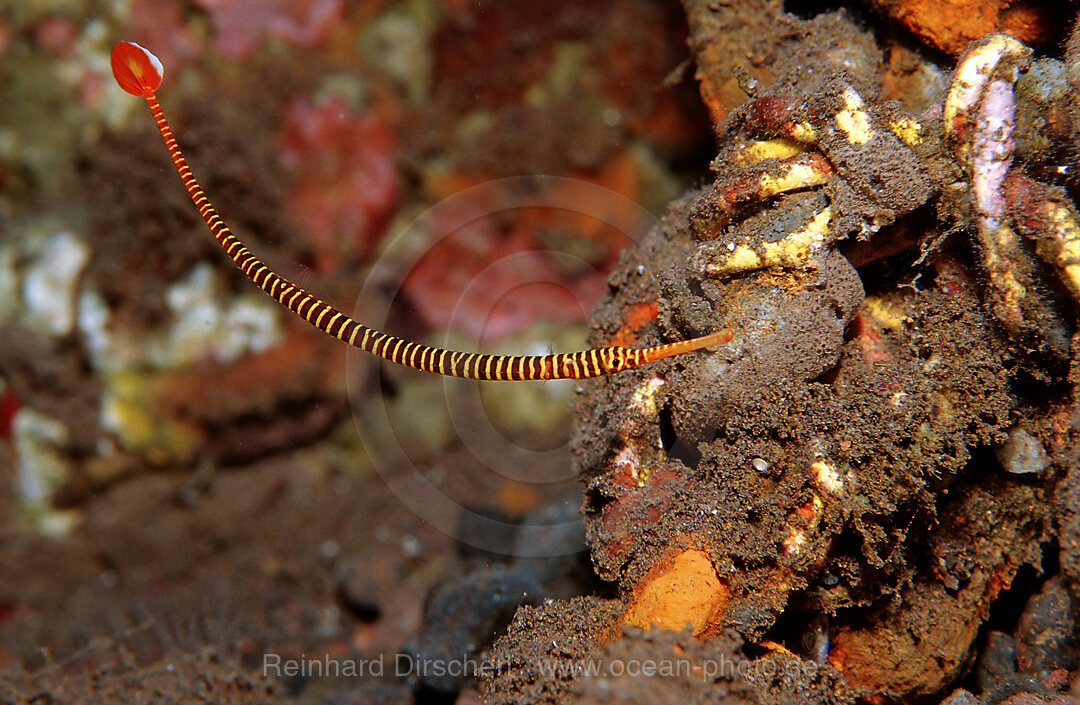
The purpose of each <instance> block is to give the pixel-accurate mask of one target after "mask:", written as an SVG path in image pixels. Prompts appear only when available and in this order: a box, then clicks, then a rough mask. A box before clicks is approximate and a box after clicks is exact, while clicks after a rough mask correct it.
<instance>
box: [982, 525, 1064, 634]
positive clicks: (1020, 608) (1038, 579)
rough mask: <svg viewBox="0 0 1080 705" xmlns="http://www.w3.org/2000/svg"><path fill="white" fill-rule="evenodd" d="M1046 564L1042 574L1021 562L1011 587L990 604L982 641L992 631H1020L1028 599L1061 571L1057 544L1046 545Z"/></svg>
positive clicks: (1044, 562) (983, 627) (1011, 632)
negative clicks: (1018, 628) (1059, 569)
mask: <svg viewBox="0 0 1080 705" xmlns="http://www.w3.org/2000/svg"><path fill="white" fill-rule="evenodd" d="M1042 564H1043V566H1044V567H1045V568H1046V571H1045V572H1044V573H1042V574H1041V575H1040V574H1039V572H1038V571H1036V569H1035V568H1033V567H1032V566H1030V565H1022V566H1020V570H1018V571H1017V572H1016V577H1015V578H1013V581H1012V585H1010V586H1009V588H1008V589H1007V590H1003V591H1002V592H1001V594H1000V595H998V598H997V599H996V600H994V604H993V605H991V606H990V616H989V617H988V618H987V619H986V622H985V623H984V624H983V626H982V630H981V634H980V643H982V642H983V641H984V640H985V635H986V632H988V631H998V632H1005V633H1006V634H1013V633H1014V632H1015V631H1016V627H1017V625H1019V623H1020V616H1021V615H1022V614H1023V613H1024V608H1025V607H1026V606H1027V603H1028V600H1029V599H1031V597H1032V596H1034V595H1035V594H1036V593H1038V592H1039V590H1041V589H1042V586H1043V583H1045V582H1046V580H1048V579H1049V578H1050V577H1051V576H1053V575H1054V574H1055V573H1057V572H1058V565H1057V547H1056V546H1055V547H1053V550H1051V548H1050V547H1046V548H1044V549H1043V559H1042Z"/></svg>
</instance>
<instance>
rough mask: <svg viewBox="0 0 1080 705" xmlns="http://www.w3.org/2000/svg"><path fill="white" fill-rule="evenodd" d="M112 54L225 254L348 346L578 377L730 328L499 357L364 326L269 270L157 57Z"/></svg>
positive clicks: (508, 375) (132, 51)
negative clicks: (196, 163)
mask: <svg viewBox="0 0 1080 705" xmlns="http://www.w3.org/2000/svg"><path fill="white" fill-rule="evenodd" d="M111 58H112V67H113V73H114V75H115V77H116V81H117V83H119V84H120V87H121V88H123V89H124V90H126V91H128V92H129V93H131V94H133V95H137V96H141V97H143V98H145V99H146V103H147V105H148V106H150V112H151V113H152V114H153V116H154V122H155V123H157V127H158V131H159V132H160V133H161V138H162V139H163V140H164V141H165V147H166V148H167V149H168V151H169V157H170V158H171V159H172V162H173V165H174V166H175V167H176V172H177V173H178V174H179V175H180V179H181V181H183V182H184V188H185V189H187V192H188V195H190V196H191V200H192V202H193V203H194V204H195V207H196V208H198V210H199V215H200V216H202V219H203V221H204V222H205V223H206V226H207V227H208V228H209V229H210V232H211V233H212V234H213V236H214V238H215V239H216V240H217V241H218V244H220V245H221V248H222V249H223V250H225V253H226V254H227V255H228V256H229V257H230V258H232V260H233V262H234V263H236V266H237V267H239V268H240V271H242V272H243V273H244V275H245V276H246V277H247V278H248V279H250V280H251V281H252V282H253V283H254V284H255V286H257V287H259V288H260V289H262V290H263V292H265V293H266V294H267V295H268V296H270V297H271V298H273V299H274V300H276V301H277V302H278V303H280V304H281V305H282V306H284V307H285V308H287V309H289V310H290V311H292V312H293V313H295V314H296V315H297V316H300V317H301V318H303V319H304V320H305V321H307V322H308V323H310V324H311V325H313V326H315V327H316V328H318V329H319V330H321V331H323V332H324V333H327V334H328V335H332V336H334V337H335V338H337V339H338V340H341V341H345V342H348V343H349V345H352V346H355V347H358V348H360V349H362V350H365V351H367V352H370V353H372V354H373V355H376V356H378V357H381V358H383V359H384V360H389V361H390V362H394V363H397V364H399V365H404V366H406V367H411V368H413V369H417V370H422V371H424V372H433V373H437V374H440V375H446V376H450V377H464V378H468V379H479V380H491V381H517V380H539V379H584V378H588V377H599V376H601V375H607V374H614V373H616V372H621V371H623V370H626V369H630V368H632V367H638V366H640V365H644V364H646V363H649V362H653V361H655V360H660V359H662V358H665V357H671V356H673V355H679V354H681V353H684V352H689V351H691V350H698V349H700V348H706V347H709V346H712V345H717V344H720V343H725V342H727V341H729V340H730V339H731V337H732V333H731V331H730V330H727V329H724V330H721V331H718V332H716V333H712V334H710V335H706V336H702V337H700V338H694V339H692V340H684V341H680V342H676V343H668V344H665V345H657V346H654V347H651V348H639V349H633V348H625V347H621V346H611V347H605V348H594V349H592V350H583V351H580V352H574V353H561V354H557V355H525V356H506V355H486V354H481V353H465V352H455V351H451V350H443V349H441V348H434V347H431V346H428V345H421V344H419V343H414V342H411V341H408V340H405V339H403V338H398V337H396V336H393V335H389V334H387V333H383V332H380V331H377V330H375V329H373V328H368V327H367V326H365V325H362V324H361V323H358V322H356V321H354V320H353V319H352V318H350V317H349V316H347V315H345V314H344V313H342V312H340V311H338V310H337V309H335V308H334V307H332V306H330V305H329V304H327V303H325V302H323V301H321V300H320V299H319V298H318V297H316V296H314V295H312V294H310V293H308V292H306V291H304V290H303V289H301V288H300V287H298V286H296V285H295V284H293V283H292V282H290V281H289V280H287V279H285V278H283V277H281V276H279V275H278V274H276V273H275V272H274V271H272V270H271V269H270V268H269V267H267V266H266V264H264V263H263V262H262V261H261V260H260V259H258V258H257V257H256V256H255V255H253V254H252V253H251V252H250V251H249V250H248V249H247V247H245V246H244V244H243V243H241V242H240V240H238V239H237V238H236V236H235V235H233V234H232V232H231V231H230V230H229V227H228V226H227V225H225V222H224V221H222V220H221V218H220V217H219V216H218V214H217V211H215V210H214V207H213V206H212V205H211V204H210V200H209V199H208V198H207V197H206V194H205V193H203V190H202V187H201V186H199V182H198V181H197V180H196V178H195V175H194V174H193V173H192V171H191V169H190V168H189V167H188V164H187V160H186V159H184V155H183V153H182V152H181V151H180V145H179V144H177V142H176V138H175V137H174V136H173V133H172V129H171V128H170V127H169V123H168V121H167V120H166V119H165V114H164V113H163V112H162V110H161V105H160V104H159V103H158V100H157V96H156V94H155V90H156V89H157V87H158V85H160V83H161V77H162V75H163V69H162V67H161V64H160V62H158V60H157V58H156V57H155V56H154V55H153V54H151V53H150V52H149V51H147V50H146V49H144V48H143V47H140V46H138V45H137V44H134V43H132V42H120V43H119V44H117V45H116V46H115V47H113V52H112V57H111Z"/></svg>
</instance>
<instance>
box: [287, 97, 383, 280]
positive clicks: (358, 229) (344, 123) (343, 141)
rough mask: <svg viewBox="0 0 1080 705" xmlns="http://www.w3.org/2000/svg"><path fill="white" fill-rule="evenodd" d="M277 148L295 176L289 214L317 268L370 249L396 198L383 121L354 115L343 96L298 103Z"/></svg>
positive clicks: (289, 114) (330, 268)
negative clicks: (311, 251) (316, 103)
mask: <svg viewBox="0 0 1080 705" xmlns="http://www.w3.org/2000/svg"><path fill="white" fill-rule="evenodd" d="M278 146H279V148H280V149H281V154H282V158H283V159H284V161H285V164H286V166H287V167H289V168H290V169H291V170H292V171H293V173H294V176H295V181H294V184H295V185H294V186H293V188H292V190H291V192H290V193H289V196H288V202H287V205H288V209H289V212H290V214H291V215H292V217H293V219H294V220H295V221H296V223H297V225H298V227H299V228H300V229H302V230H303V231H304V233H305V234H306V236H307V237H308V239H309V240H310V241H311V243H312V245H313V246H314V248H315V253H316V266H317V268H318V269H319V270H320V271H324V272H325V271H333V270H335V269H337V268H338V264H337V263H338V262H339V261H340V260H341V259H342V257H343V256H355V255H357V254H361V255H362V254H366V253H367V252H369V251H370V250H371V248H372V247H373V246H374V245H375V243H377V242H378V240H379V237H380V236H381V235H382V234H383V232H384V231H385V229H386V225H387V223H388V222H389V220H390V216H391V215H393V213H394V209H395V208H396V207H397V203H398V198H399V187H398V183H397V175H396V171H395V169H394V160H393V151H394V137H393V134H392V133H391V132H390V130H389V128H387V127H386V125H385V124H384V123H383V121H382V120H381V119H380V118H379V116H378V115H376V114H374V113H371V112H368V113H363V114H360V115H352V114H350V113H349V111H348V109H347V108H346V106H345V102H344V101H343V100H341V99H339V98H335V99H333V100H331V101H329V102H327V103H326V104H325V105H322V106H313V105H311V104H310V103H308V102H307V101H305V100H303V99H300V98H294V99H293V100H292V101H291V102H290V103H289V106H288V108H287V110H286V115H285V126H284V127H283V128H282V131H281V133H280V134H279V135H278Z"/></svg>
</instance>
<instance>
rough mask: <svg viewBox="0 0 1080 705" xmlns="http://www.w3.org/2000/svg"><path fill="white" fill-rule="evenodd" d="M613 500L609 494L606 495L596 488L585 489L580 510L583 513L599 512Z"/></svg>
mask: <svg viewBox="0 0 1080 705" xmlns="http://www.w3.org/2000/svg"><path fill="white" fill-rule="evenodd" d="M614 501H615V498H614V497H612V496H611V495H606V494H604V493H603V492H601V491H600V490H598V489H596V488H590V489H588V490H585V501H584V502H583V503H582V505H581V511H582V512H583V513H585V514H599V513H600V512H602V511H604V507H606V506H607V505H609V504H611V503H612V502H614Z"/></svg>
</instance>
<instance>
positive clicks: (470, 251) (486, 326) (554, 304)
mask: <svg viewBox="0 0 1080 705" xmlns="http://www.w3.org/2000/svg"><path fill="white" fill-rule="evenodd" d="M463 209H464V211H469V207H464V206H463V207H460V208H446V209H444V210H443V211H441V212H440V214H439V215H438V216H437V217H436V221H438V222H436V223H435V224H434V234H435V236H436V237H438V236H439V234H441V233H447V237H444V238H442V239H441V240H440V241H438V242H437V243H436V245H435V246H434V247H432V248H431V249H430V250H429V251H428V252H427V253H425V255H424V256H423V257H422V258H421V259H420V261H419V262H417V264H416V266H415V267H413V269H412V270H411V271H410V272H409V274H408V276H407V277H406V278H405V281H404V283H403V289H404V291H405V293H406V294H407V295H408V297H409V300H410V301H411V302H413V304H414V305H415V306H416V311H417V312H418V313H419V314H420V316H421V317H422V318H423V319H424V321H425V322H426V323H427V324H428V325H430V326H431V327H432V328H435V329H438V330H443V329H447V328H453V329H455V330H457V331H460V332H462V333H465V334H467V335H469V336H471V337H473V338H475V339H477V340H495V339H498V338H503V337H506V336H508V335H512V334H513V333H516V332H517V331H519V330H521V329H522V328H524V327H525V326H527V325H528V324H529V323H530V322H532V321H534V320H537V319H546V320H556V321H581V320H583V319H584V315H585V311H586V310H587V309H588V308H589V307H590V306H591V305H592V303H593V302H594V301H596V300H597V299H598V298H599V297H600V294H601V293H602V292H603V288H604V281H603V277H602V276H600V275H598V274H596V273H594V272H593V271H592V269H591V268H590V269H589V270H588V272H586V273H584V274H582V273H569V272H565V271H561V270H560V268H559V267H558V266H557V262H556V260H554V259H553V258H552V257H550V256H548V255H545V253H544V252H542V251H539V250H537V249H536V246H535V244H534V240H535V238H534V237H533V235H532V233H531V232H530V231H529V230H528V229H526V228H523V227H520V226H517V227H514V229H513V230H511V231H510V232H509V233H504V232H501V231H500V227H499V226H498V224H497V223H496V222H494V219H493V218H492V217H485V216H484V213H485V211H476V212H475V213H471V212H462V211H463ZM461 223H467V225H464V226H461V227H457V225H458V224H461ZM448 224H449V225H448ZM448 231H452V232H449V233H448Z"/></svg>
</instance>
